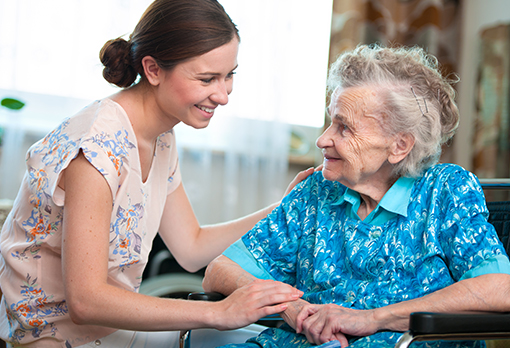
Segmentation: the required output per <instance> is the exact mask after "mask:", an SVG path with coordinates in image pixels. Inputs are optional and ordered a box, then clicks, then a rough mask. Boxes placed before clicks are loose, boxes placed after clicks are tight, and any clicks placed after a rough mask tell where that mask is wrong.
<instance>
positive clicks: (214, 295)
mask: <svg viewBox="0 0 510 348" xmlns="http://www.w3.org/2000/svg"><path fill="white" fill-rule="evenodd" d="M225 297H226V296H225V295H223V294H220V293H219V292H203V291H202V292H192V293H190V294H188V300H194V301H211V302H217V301H221V300H223V299H224V298H225Z"/></svg>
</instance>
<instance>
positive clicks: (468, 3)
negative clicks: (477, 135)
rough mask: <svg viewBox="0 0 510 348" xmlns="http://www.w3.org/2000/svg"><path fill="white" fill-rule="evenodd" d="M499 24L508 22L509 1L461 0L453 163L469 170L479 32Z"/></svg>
mask: <svg viewBox="0 0 510 348" xmlns="http://www.w3.org/2000/svg"><path fill="white" fill-rule="evenodd" d="M500 23H510V1H509V0H464V5H463V13H462V39H461V43H462V46H461V51H460V52H461V55H460V69H459V75H460V83H459V85H458V91H459V95H458V104H459V109H460V115H461V116H460V117H461V119H460V125H459V130H458V132H457V135H456V136H455V143H454V151H455V162H456V163H457V164H459V165H461V166H463V167H464V168H466V169H468V170H472V160H471V158H472V157H471V153H472V144H473V141H472V139H473V120H474V116H475V104H474V100H475V88H476V74H477V67H478V62H479V59H480V31H481V30H482V29H484V28H486V27H489V26H494V25H497V24H500Z"/></svg>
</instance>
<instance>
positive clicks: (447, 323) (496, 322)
mask: <svg viewBox="0 0 510 348" xmlns="http://www.w3.org/2000/svg"><path fill="white" fill-rule="evenodd" d="M409 329H410V330H411V331H412V332H413V333H414V334H447V333H484V332H488V333H491V332H510V313H473V314H471V313H470V314H464V313H462V314H455V313H429V312H416V313H411V319H410V322H409Z"/></svg>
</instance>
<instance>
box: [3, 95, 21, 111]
mask: <svg viewBox="0 0 510 348" xmlns="http://www.w3.org/2000/svg"><path fill="white" fill-rule="evenodd" d="M0 104H1V105H2V106H5V107H6V108H7V109H10V110H21V109H22V108H23V107H24V106H25V103H23V102H22V101H20V100H18V99H14V98H4V99H2V101H1V102H0Z"/></svg>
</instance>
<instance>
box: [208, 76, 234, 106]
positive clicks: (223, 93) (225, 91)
mask: <svg viewBox="0 0 510 348" xmlns="http://www.w3.org/2000/svg"><path fill="white" fill-rule="evenodd" d="M231 92H232V83H231V82H230V81H229V82H219V83H218V84H217V85H216V89H215V90H214V93H213V94H212V95H211V100H212V101H214V102H215V103H217V104H219V105H226V104H227V103H228V95H229V94H230V93H231Z"/></svg>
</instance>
